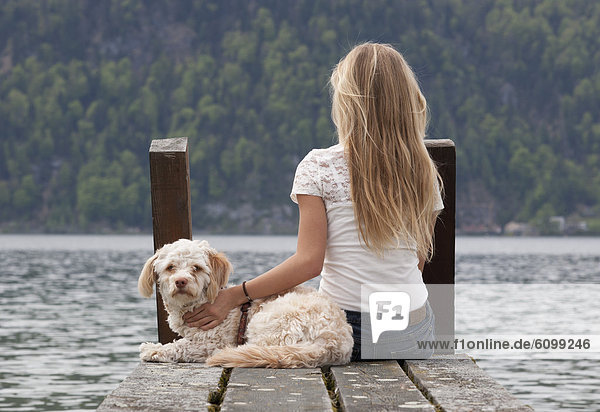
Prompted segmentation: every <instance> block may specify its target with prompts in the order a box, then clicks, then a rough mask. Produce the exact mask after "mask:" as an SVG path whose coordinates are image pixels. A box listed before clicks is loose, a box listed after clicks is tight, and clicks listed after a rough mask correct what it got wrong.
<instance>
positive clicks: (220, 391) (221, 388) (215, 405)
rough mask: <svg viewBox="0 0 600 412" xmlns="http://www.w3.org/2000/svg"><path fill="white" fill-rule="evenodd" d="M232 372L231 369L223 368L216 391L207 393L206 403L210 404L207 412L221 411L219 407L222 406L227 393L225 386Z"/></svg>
mask: <svg viewBox="0 0 600 412" xmlns="http://www.w3.org/2000/svg"><path fill="white" fill-rule="evenodd" d="M232 372H233V368H223V371H222V372H221V377H220V378H219V384H218V385H217V390H216V391H211V392H209V393H208V399H207V401H208V403H209V404H210V405H208V411H209V412H219V411H220V410H221V405H222V404H223V400H224V399H225V393H226V392H227V384H228V383H229V378H230V377H231V373H232Z"/></svg>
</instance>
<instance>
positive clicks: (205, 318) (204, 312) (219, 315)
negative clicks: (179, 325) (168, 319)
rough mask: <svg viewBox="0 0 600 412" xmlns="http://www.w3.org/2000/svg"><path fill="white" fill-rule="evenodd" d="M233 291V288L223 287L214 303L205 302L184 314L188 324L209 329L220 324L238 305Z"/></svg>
mask: <svg viewBox="0 0 600 412" xmlns="http://www.w3.org/2000/svg"><path fill="white" fill-rule="evenodd" d="M232 292H233V288H229V289H223V290H221V291H220V292H219V294H218V295H217V298H216V299H215V301H214V302H213V303H205V304H204V305H202V306H200V307H199V308H197V309H195V310H193V311H192V312H187V313H186V314H184V315H183V320H184V321H185V324H186V326H190V327H194V328H200V329H202V330H209V329H212V328H214V327H215V326H217V325H219V324H220V323H221V322H223V321H224V320H225V318H226V317H227V315H229V312H231V310H232V309H233V308H235V307H236V306H237V303H236V302H235V299H234V298H233V296H232V294H233V293H232Z"/></svg>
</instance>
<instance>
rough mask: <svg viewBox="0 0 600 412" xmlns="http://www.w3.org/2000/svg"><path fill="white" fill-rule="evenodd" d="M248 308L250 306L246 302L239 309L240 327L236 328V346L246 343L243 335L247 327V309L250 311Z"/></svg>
mask: <svg viewBox="0 0 600 412" xmlns="http://www.w3.org/2000/svg"><path fill="white" fill-rule="evenodd" d="M250 306H251V304H250V302H246V303H244V304H243V305H242V307H241V308H240V311H241V312H242V314H241V316H240V325H239V327H238V333H237V344H238V346H239V345H243V344H244V343H246V337H245V336H244V335H245V334H246V326H248V309H250Z"/></svg>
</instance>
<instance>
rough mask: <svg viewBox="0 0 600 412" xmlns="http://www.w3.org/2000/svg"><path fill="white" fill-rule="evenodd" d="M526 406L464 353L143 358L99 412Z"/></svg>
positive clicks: (497, 408)
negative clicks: (337, 360) (224, 365)
mask: <svg viewBox="0 0 600 412" xmlns="http://www.w3.org/2000/svg"><path fill="white" fill-rule="evenodd" d="M198 410H208V411H219V410H220V411H256V410H261V411H348V412H352V411H356V412H364V411H403V410H411V411H431V412H434V411H448V412H451V411H531V410H532V409H531V408H530V407H528V406H526V405H523V404H522V403H521V402H520V401H519V400H518V399H516V398H515V397H514V396H512V395H511V394H510V393H509V392H508V391H507V390H506V389H505V388H504V387H502V386H501V385H500V384H498V383H497V382H495V381H494V380H493V379H491V378H490V377H489V376H488V375H486V374H485V373H484V372H483V371H482V370H481V369H480V368H479V367H478V366H477V365H476V364H475V363H474V362H473V361H472V360H471V359H470V358H469V357H468V356H466V355H445V356H442V357H440V358H437V359H430V360H424V361H417V360H415V361H401V362H400V364H399V363H398V362H396V361H373V362H353V363H351V364H349V365H345V366H333V367H331V368H322V369H261V368H234V369H221V368H211V367H205V366H204V364H193V363H181V364H166V363H141V364H140V365H139V366H138V367H137V368H136V369H135V370H134V371H133V372H132V373H131V375H130V376H129V377H128V378H126V379H125V380H124V381H123V383H121V385H120V386H119V387H118V388H117V389H116V390H115V391H114V392H113V393H111V394H110V395H109V396H108V397H107V398H106V399H105V400H104V402H102V404H101V405H100V407H99V408H98V411H103V412H105V411H198Z"/></svg>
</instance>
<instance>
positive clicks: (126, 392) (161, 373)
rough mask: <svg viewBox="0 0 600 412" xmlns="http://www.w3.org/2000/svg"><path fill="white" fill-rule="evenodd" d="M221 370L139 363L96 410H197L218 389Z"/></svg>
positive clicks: (195, 364)
mask: <svg viewBox="0 0 600 412" xmlns="http://www.w3.org/2000/svg"><path fill="white" fill-rule="evenodd" d="M222 372H223V369H222V368H210V367H206V366H205V365H204V364H198V363H175V364H174V363H141V364H139V365H138V366H137V367H136V368H135V369H134V370H133V372H132V373H131V374H130V375H129V376H128V377H127V378H126V379H125V380H124V381H123V382H122V383H121V384H120V385H119V387H118V388H117V389H115V390H114V391H113V392H112V393H111V394H110V395H108V396H107V397H106V398H105V399H104V401H103V402H102V403H101V404H100V406H99V407H98V409H97V410H98V411H101V412H107V411H173V410H177V411H197V410H198V409H200V408H202V409H205V408H206V407H207V406H208V405H210V404H209V403H208V395H209V393H210V392H212V391H216V390H218V384H219V379H220V378H221V374H222Z"/></svg>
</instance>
